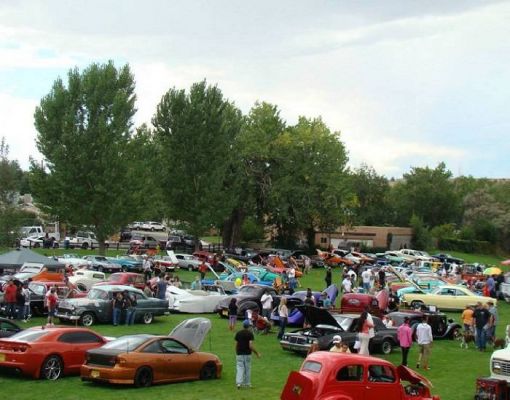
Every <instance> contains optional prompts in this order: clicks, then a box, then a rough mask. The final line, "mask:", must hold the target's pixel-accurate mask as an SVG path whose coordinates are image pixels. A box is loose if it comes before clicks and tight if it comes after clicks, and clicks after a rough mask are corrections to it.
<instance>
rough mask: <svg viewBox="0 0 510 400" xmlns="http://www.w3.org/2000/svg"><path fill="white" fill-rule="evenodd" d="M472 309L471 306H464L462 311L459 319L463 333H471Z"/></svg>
mask: <svg viewBox="0 0 510 400" xmlns="http://www.w3.org/2000/svg"><path fill="white" fill-rule="evenodd" d="M473 312H474V310H473V307H472V306H466V308H465V309H464V311H462V315H461V319H462V324H463V325H464V332H465V333H467V332H472V328H473Z"/></svg>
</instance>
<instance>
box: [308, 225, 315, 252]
mask: <svg viewBox="0 0 510 400" xmlns="http://www.w3.org/2000/svg"><path fill="white" fill-rule="evenodd" d="M306 241H307V242H308V251H309V252H315V229H314V227H313V226H311V227H309V228H308V229H307V230H306Z"/></svg>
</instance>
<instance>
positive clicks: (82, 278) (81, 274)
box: [69, 269, 106, 291]
mask: <svg viewBox="0 0 510 400" xmlns="http://www.w3.org/2000/svg"><path fill="white" fill-rule="evenodd" d="M104 280H106V275H105V274H104V272H99V271H91V270H89V269H79V270H77V271H75V272H74V274H73V275H72V276H70V277H69V282H71V283H72V284H74V285H76V286H77V287H78V288H79V289H81V290H85V291H88V290H90V288H91V287H92V285H94V284H96V283H99V282H103V281H104Z"/></svg>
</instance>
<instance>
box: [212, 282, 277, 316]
mask: <svg viewBox="0 0 510 400" xmlns="http://www.w3.org/2000/svg"><path fill="white" fill-rule="evenodd" d="M264 293H269V294H270V295H271V296H272V297H273V306H275V307H276V306H278V304H279V303H280V296H279V295H278V294H277V293H276V291H275V290H274V289H273V288H272V287H271V286H264V285H244V286H241V287H240V288H239V292H238V293H237V294H234V295H232V296H228V297H226V298H225V299H223V300H222V301H220V303H219V304H218V307H216V310H215V311H216V312H217V313H218V314H219V315H220V316H221V317H228V305H229V303H230V300H231V299H232V298H233V297H234V298H236V299H237V315H238V316H240V317H244V316H245V314H246V311H247V310H257V311H259V312H260V311H261V310H262V304H261V302H260V298H261V297H262V295H263V294H264Z"/></svg>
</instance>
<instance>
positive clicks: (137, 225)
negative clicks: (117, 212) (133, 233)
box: [128, 221, 143, 230]
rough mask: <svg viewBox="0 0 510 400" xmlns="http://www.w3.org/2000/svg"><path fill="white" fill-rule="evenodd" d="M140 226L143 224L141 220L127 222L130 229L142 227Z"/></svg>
mask: <svg viewBox="0 0 510 400" xmlns="http://www.w3.org/2000/svg"><path fill="white" fill-rule="evenodd" d="M142 226H143V222H142V221H135V222H133V223H131V224H129V225H128V228H129V229H132V230H137V229H142Z"/></svg>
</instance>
